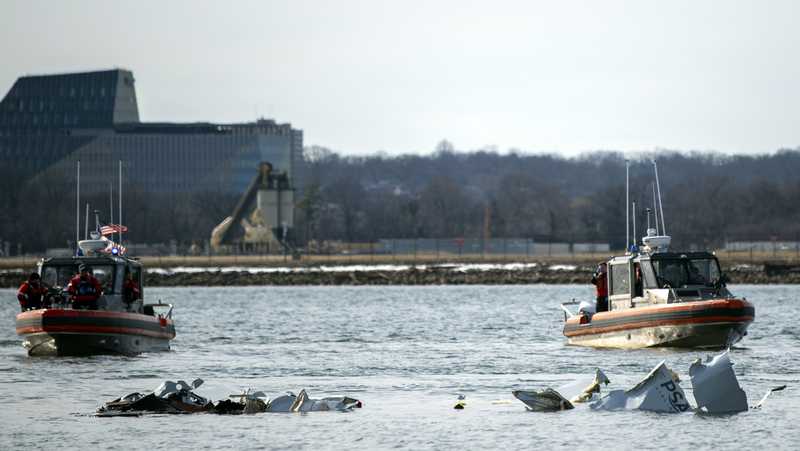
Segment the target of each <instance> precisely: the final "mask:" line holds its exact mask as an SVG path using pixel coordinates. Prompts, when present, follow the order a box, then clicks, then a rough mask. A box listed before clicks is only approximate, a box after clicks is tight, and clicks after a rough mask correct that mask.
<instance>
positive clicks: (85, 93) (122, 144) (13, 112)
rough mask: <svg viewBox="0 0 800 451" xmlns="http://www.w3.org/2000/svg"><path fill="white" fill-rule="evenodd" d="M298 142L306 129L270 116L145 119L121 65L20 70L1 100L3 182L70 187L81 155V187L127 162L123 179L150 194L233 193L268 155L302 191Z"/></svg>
mask: <svg viewBox="0 0 800 451" xmlns="http://www.w3.org/2000/svg"><path fill="white" fill-rule="evenodd" d="M302 149H303V132H302V131H301V130H297V129H294V128H292V127H291V125H290V124H279V123H276V122H275V121H272V120H266V119H259V120H256V121H254V122H248V123H237V124H212V123H148V122H141V121H140V120H139V111H138V104H137V100H136V89H135V79H134V77H133V73H132V72H130V71H127V70H122V69H114V70H108V71H100V72H85V73H72V74H60V75H40V76H25V77H21V78H19V79H18V80H17V81H16V82H15V83H14V85H13V86H12V87H11V89H10V90H9V92H8V94H6V96H5V97H4V98H3V100H2V102H0V165H2V167H3V169H4V171H5V174H9V175H13V177H3V179H4V180H5V182H6V183H12V180H13V183H20V181H23V182H24V183H38V182H43V181H46V182H47V183H49V184H63V185H64V189H70V190H74V186H75V167H76V162H77V161H80V162H81V192H82V193H86V194H93V193H105V192H107V190H108V187H109V183H111V182H115V181H116V177H117V168H118V165H119V162H120V161H121V162H122V166H123V174H124V182H125V184H126V185H128V186H131V185H132V186H133V187H135V188H137V189H139V190H141V191H143V192H145V193H148V192H153V193H166V194H168V193H202V192H223V193H232V194H237V193H241V192H243V191H244V190H245V188H246V187H247V185H248V183H249V182H250V179H251V178H252V174H253V171H254V170H255V169H256V168H257V167H258V164H259V163H260V162H262V161H268V162H270V163H271V164H272V166H273V167H274V168H275V171H277V172H285V173H286V174H287V175H288V177H289V180H291V181H292V184H293V185H294V186H296V187H298V188H302V175H301V174H302V172H303V169H302V165H303V157H302ZM4 180H0V184H2V183H4Z"/></svg>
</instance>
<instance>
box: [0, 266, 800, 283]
mask: <svg viewBox="0 0 800 451" xmlns="http://www.w3.org/2000/svg"><path fill="white" fill-rule="evenodd" d="M484 266H485V265H484ZM490 266H491V265H490ZM495 266H497V267H488V268H487V267H482V266H481V265H478V267H475V268H470V267H468V266H467V267H464V266H461V267H459V266H456V265H426V266H419V267H417V266H413V265H410V266H407V267H402V268H396V267H395V268H386V267H375V268H370V267H368V266H365V267H356V268H348V267H339V268H337V267H326V268H324V269H323V268H321V267H299V268H297V267H295V268H258V267H255V268H224V267H223V268H188V269H187V268H156V269H151V270H149V271H148V272H147V273H146V277H145V286H148V287H170V286H245V285H274V286H292V285H525V284H584V283H585V284H588V283H589V279H590V277H591V273H592V271H593V269H594V268H593V267H590V266H585V265H550V266H548V265H547V264H544V263H542V264H535V263H534V264H530V263H528V264H520V265H513V264H505V265H495ZM30 270H31V269H30V268H29V269H21V268H20V269H18V270H5V271H2V272H0V287H3V288H17V287H18V286H19V285H20V284H21V283H22V281H23V280H24V279H25V276H26V274H27V272H28V271H30ZM726 273H727V274H728V276H729V278H730V283H731V284H800V267H798V266H797V265H794V266H792V265H786V264H770V263H767V264H760V265H753V264H739V265H732V266H731V267H729V268H728V269H727V271H726Z"/></svg>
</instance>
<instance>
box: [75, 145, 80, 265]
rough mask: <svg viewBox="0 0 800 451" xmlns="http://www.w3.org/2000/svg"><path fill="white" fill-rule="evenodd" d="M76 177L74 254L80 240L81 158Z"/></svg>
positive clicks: (76, 252) (76, 251)
mask: <svg viewBox="0 0 800 451" xmlns="http://www.w3.org/2000/svg"><path fill="white" fill-rule="evenodd" d="M77 172H78V178H77V180H76V182H75V185H76V186H77V194H76V195H75V255H77V254H78V249H79V248H78V241H80V240H81V160H78V171H77Z"/></svg>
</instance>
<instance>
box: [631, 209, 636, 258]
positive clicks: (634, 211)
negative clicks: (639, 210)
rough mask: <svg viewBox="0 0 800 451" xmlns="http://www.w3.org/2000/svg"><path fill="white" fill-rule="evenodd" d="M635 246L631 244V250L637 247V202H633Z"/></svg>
mask: <svg viewBox="0 0 800 451" xmlns="http://www.w3.org/2000/svg"><path fill="white" fill-rule="evenodd" d="M631 215H633V244H631V249H633V248H635V247H636V201H633V213H631Z"/></svg>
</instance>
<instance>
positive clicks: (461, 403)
mask: <svg viewBox="0 0 800 451" xmlns="http://www.w3.org/2000/svg"><path fill="white" fill-rule="evenodd" d="M466 407H467V397H466V396H464V395H458V401H456V405H454V406H453V408H454V409H456V410H464V409H465V408H466Z"/></svg>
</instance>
